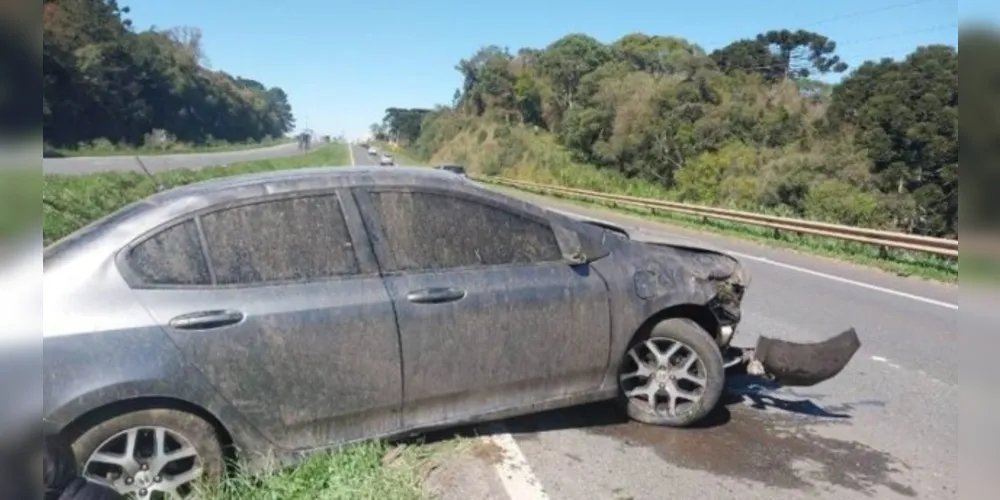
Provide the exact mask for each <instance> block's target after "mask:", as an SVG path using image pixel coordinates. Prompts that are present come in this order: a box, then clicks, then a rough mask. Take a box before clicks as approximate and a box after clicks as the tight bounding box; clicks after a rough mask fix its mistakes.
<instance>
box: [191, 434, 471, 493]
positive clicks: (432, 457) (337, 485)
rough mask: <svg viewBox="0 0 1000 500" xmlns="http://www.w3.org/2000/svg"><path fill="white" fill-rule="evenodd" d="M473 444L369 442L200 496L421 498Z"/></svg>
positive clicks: (207, 488)
mask: <svg viewBox="0 0 1000 500" xmlns="http://www.w3.org/2000/svg"><path fill="white" fill-rule="evenodd" d="M468 442H469V440H468V439H457V440H453V441H442V442H437V443H434V444H426V445H425V444H416V445H400V446H396V447H393V446H390V445H388V444H386V443H384V442H380V441H368V442H363V443H359V444H355V445H351V446H347V447H344V448H341V449H339V450H337V451H332V452H322V453H317V454H315V455H312V456H310V457H309V458H307V459H305V461H303V462H302V463H299V464H298V465H296V466H295V467H290V468H285V469H274V470H270V471H265V472H264V473H261V474H250V473H245V472H238V473H237V474H236V475H235V476H233V477H231V478H228V479H227V480H225V481H223V482H221V483H218V484H214V485H207V484H206V485H201V486H200V487H199V488H198V493H199V497H200V498H202V499H203V500H296V499H302V500H340V499H344V500H347V499H351V500H354V499H358V500H367V499H371V500H382V499H392V500H418V499H422V498H424V497H425V495H424V491H423V480H424V478H425V477H426V476H427V474H428V473H429V472H430V471H431V470H433V469H434V468H435V467H436V465H437V464H438V463H439V461H440V460H442V459H443V458H445V457H447V456H448V455H450V454H453V453H458V452H460V451H462V450H463V449H464V448H465V445H466V444H467V443H468Z"/></svg>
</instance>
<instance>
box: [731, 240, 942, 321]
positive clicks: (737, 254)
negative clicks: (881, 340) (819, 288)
mask: <svg viewBox="0 0 1000 500" xmlns="http://www.w3.org/2000/svg"><path fill="white" fill-rule="evenodd" d="M729 253H730V254H732V255H733V256H735V257H741V258H744V259H752V260H756V261H758V262H763V263H765V264H771V265H772V266H777V267H783V268H785V269H791V270H793V271H798V272H800V273H805V274H810V275H813V276H817V277H820V278H826V279H828V280H832V281H838V282H840V283H846V284H848V285H854V286H859V287H861V288H867V289H869V290H874V291H876V292H882V293H887V294H889V295H895V296H897V297H903V298H907V299H911V300H916V301H918V302H923V303H925V304H931V305H934V306H939V307H944V308H947V309H955V310H958V304H952V303H950V302H944V301H941V300H936V299H931V298H928V297H923V296H920V295H914V294H912V293H906V292H901V291H899V290H893V289H892V288H886V287H882V286H878V285H872V284H870V283H865V282H863V281H855V280H852V279H848V278H841V277H840V276H834V275H832V274H826V273H821V272H819V271H813V270H812V269H806V268H804V267H799V266H793V265H791V264H785V263H784V262H778V261H775V260H771V259H768V258H766V257H757V256H755V255H747V254H745V253H740V252H729Z"/></svg>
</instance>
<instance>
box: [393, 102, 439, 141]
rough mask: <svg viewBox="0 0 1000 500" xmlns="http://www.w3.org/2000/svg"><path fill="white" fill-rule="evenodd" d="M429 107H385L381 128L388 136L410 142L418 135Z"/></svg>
mask: <svg viewBox="0 0 1000 500" xmlns="http://www.w3.org/2000/svg"><path fill="white" fill-rule="evenodd" d="M430 111H431V110H429V109H421V108H412V109H406V108H387V109H386V110H385V116H384V117H383V118H382V124H381V130H383V131H384V132H383V133H384V134H386V135H388V136H389V137H390V138H393V139H396V140H398V141H400V142H403V143H412V142H414V141H416V140H417V138H418V137H420V126H421V124H422V123H423V120H424V117H425V116H426V115H427V114H428V113H430Z"/></svg>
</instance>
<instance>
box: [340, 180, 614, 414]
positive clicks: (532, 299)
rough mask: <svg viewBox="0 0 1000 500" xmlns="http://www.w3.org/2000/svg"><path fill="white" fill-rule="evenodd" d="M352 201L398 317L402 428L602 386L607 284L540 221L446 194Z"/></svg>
mask: <svg viewBox="0 0 1000 500" xmlns="http://www.w3.org/2000/svg"><path fill="white" fill-rule="evenodd" d="M356 197H357V199H358V203H359V207H360V208H361V212H362V214H363V216H364V218H365V220H366V223H367V224H368V227H369V234H370V235H371V236H372V238H373V243H374V245H375V250H376V255H377V256H378V259H379V264H380V266H381V268H382V272H383V277H384V280H385V283H386V287H387V288H388V290H389V295H390V297H391V299H392V302H393V305H394V306H395V308H396V314H397V317H398V319H399V331H400V343H401V346H402V353H403V385H404V396H403V399H404V401H403V405H404V406H403V408H404V411H403V413H404V417H403V419H404V425H405V426H406V427H407V428H412V427H423V426H429V425H437V424H441V423H449V422H457V421H463V420H468V419H475V418H478V417H479V416H482V415H484V414H486V413H489V412H494V411H503V410H512V409H515V408H522V407H526V406H528V405H532V404H534V403H539V402H543V401H550V400H558V399H561V398H567V397H570V396H575V395H579V394H581V393H584V392H587V391H591V390H594V389H596V388H597V387H598V386H599V385H600V383H601V381H602V378H603V376H604V370H605V367H606V366H607V363H608V349H609V341H610V313H609V305H608V296H607V288H606V285H605V283H604V280H603V278H601V277H600V276H599V275H598V273H597V272H595V271H593V270H592V269H590V268H589V267H588V266H587V265H581V266H573V265H570V264H569V263H568V262H567V261H565V260H563V258H562V254H561V252H560V248H559V246H558V243H557V240H556V237H555V233H554V232H553V230H552V228H551V227H549V225H548V223H547V221H546V220H545V219H544V218H541V217H537V218H536V217H533V216H532V215H530V214H526V213H521V212H519V211H517V210H515V209H512V208H509V207H506V206H505V205H501V204H496V203H494V202H492V201H490V200H487V199H485V198H482V197H478V196H475V195H469V194H464V193H458V192H453V191H448V190H437V189H430V188H427V189H413V188H409V187H405V188H404V187H397V188H394V187H371V188H364V189H359V190H358V191H357V192H356Z"/></svg>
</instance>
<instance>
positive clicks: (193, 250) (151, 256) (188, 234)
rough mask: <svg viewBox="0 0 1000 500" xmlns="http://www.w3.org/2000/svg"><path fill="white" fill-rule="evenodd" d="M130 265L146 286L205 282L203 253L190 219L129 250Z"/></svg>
mask: <svg viewBox="0 0 1000 500" xmlns="http://www.w3.org/2000/svg"><path fill="white" fill-rule="evenodd" d="M128 261H129V267H130V268H131V269H132V271H133V272H134V273H135V274H136V275H138V277H139V278H140V279H141V280H142V281H143V282H144V283H146V284H149V285H208V284H211V282H212V278H211V276H210V275H209V273H208V265H207V264H206V262H205V255H204V253H202V251H201V242H200V241H199V239H198V227H197V226H196V225H195V223H194V221H193V220H187V221H184V222H182V223H180V224H177V225H175V226H171V227H169V228H167V229H165V230H163V231H160V232H159V233H157V234H155V235H154V236H152V237H150V238H147V239H146V240H145V241H143V242H142V243H140V244H139V245H137V246H135V247H133V248H132V250H131V251H130V252H129V257H128Z"/></svg>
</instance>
